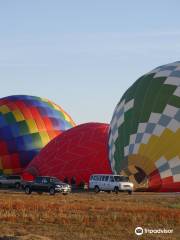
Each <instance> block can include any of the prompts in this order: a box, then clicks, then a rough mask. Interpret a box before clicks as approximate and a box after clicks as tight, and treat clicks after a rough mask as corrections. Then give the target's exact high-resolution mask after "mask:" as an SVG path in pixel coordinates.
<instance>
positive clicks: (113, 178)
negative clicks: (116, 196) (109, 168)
mask: <svg viewBox="0 0 180 240" xmlns="http://www.w3.org/2000/svg"><path fill="white" fill-rule="evenodd" d="M133 187H134V184H133V183H131V182H129V178H128V177H126V176H122V175H113V174H93V175H92V176H91V177H90V179H89V189H93V190H94V191H95V193H98V192H99V191H106V192H111V191H113V192H115V193H118V192H121V191H123V192H128V193H129V194H131V193H132V192H133Z"/></svg>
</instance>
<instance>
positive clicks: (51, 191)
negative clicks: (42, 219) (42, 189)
mask: <svg viewBox="0 0 180 240" xmlns="http://www.w3.org/2000/svg"><path fill="white" fill-rule="evenodd" d="M49 194H50V195H54V194H55V189H54V188H53V187H50V189H49Z"/></svg>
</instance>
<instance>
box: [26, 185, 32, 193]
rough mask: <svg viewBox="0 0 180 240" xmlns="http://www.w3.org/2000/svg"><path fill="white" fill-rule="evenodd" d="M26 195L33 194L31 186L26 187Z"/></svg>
mask: <svg viewBox="0 0 180 240" xmlns="http://www.w3.org/2000/svg"><path fill="white" fill-rule="evenodd" d="M25 193H26V194H31V189H30V187H29V186H26V187H25Z"/></svg>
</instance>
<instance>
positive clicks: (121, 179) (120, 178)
mask: <svg viewBox="0 0 180 240" xmlns="http://www.w3.org/2000/svg"><path fill="white" fill-rule="evenodd" d="M114 179H115V181H116V182H129V178H128V177H126V176H114Z"/></svg>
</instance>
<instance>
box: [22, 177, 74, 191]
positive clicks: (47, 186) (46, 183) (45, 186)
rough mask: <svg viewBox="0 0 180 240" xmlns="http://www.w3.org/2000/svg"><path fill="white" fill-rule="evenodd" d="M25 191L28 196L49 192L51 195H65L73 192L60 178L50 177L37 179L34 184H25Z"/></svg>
mask: <svg viewBox="0 0 180 240" xmlns="http://www.w3.org/2000/svg"><path fill="white" fill-rule="evenodd" d="M22 187H23V189H24V191H25V193H26V194H31V193H32V192H37V193H39V194H42V193H43V192H49V194H50V195H54V194H55V193H63V194H64V195H66V194H68V193H69V192H71V186H70V185H69V184H66V183H63V182H62V181H60V180H59V179H58V178H55V177H49V176H40V177H36V178H35V180H34V181H32V182H24V183H23V186H22Z"/></svg>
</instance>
